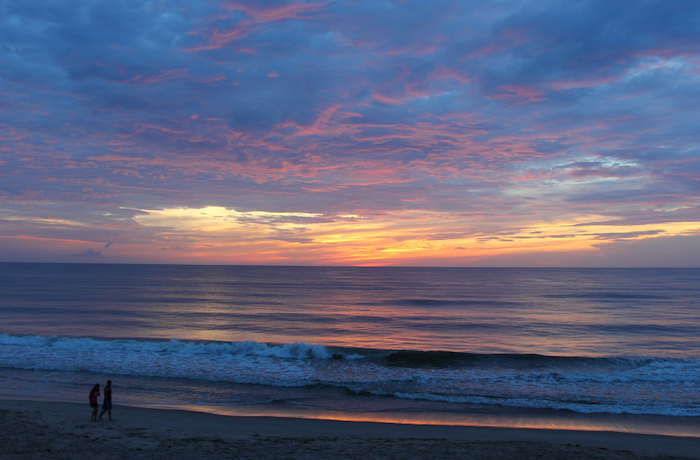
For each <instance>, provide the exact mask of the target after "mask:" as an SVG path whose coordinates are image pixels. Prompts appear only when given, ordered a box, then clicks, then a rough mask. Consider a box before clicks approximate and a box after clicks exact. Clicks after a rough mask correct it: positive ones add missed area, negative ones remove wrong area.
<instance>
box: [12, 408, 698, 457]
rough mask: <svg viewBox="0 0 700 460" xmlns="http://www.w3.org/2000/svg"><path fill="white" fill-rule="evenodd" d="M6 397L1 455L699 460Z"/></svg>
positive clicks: (371, 426) (496, 434) (562, 434)
mask: <svg viewBox="0 0 700 460" xmlns="http://www.w3.org/2000/svg"><path fill="white" fill-rule="evenodd" d="M90 413H91V410H90V408H89V407H88V405H87V404H72V403H58V402H29V401H0V434H1V436H0V459H10V458H11V459H38V458H51V459H54V458H55V459H75V460H78V459H80V460H82V459H85V458H99V459H116V458H119V459H122V458H124V459H126V458H129V459H154V460H157V459H166V458H167V459H207V458H215V459H219V458H221V459H226V458H235V459H247V458H255V459H279V458H283V459H284V458H291V459H323V460H334V459H362V460H370V459H379V458H396V459H423V458H435V459H438V458H450V459H451V458H464V459H486V458H489V459H504V460H505V459H509V460H510V459H570V458H571V459H573V458H575V459H634V458H672V457H676V458H695V459H700V438H688V437H672V436H654V435H641V434H629V433H614V432H588V431H563V430H536V429H513V428H484V427H463V426H422V425H400V424H391V423H373V422H340V421H326V420H304V419H292V418H282V417H232V416H220V415H213V414H206V413H198V412H190V411H179V410H162V409H146V408H137V407H125V406H118V405H117V406H115V408H114V410H113V417H114V418H115V421H114V422H109V421H107V420H106V417H107V416H106V415H105V421H101V422H91V421H90Z"/></svg>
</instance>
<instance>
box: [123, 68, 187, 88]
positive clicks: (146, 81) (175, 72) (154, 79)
mask: <svg viewBox="0 0 700 460" xmlns="http://www.w3.org/2000/svg"><path fill="white" fill-rule="evenodd" d="M186 74H187V69H170V70H164V71H162V72H161V73H159V74H158V75H151V76H144V75H135V76H133V77H130V78H127V79H126V80H118V83H124V84H127V85H135V86H140V85H151V84H153V83H160V82H162V81H167V80H173V79H175V78H180V77H183V76H185V75H186Z"/></svg>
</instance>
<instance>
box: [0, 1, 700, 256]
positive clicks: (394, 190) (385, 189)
mask: <svg viewBox="0 0 700 460" xmlns="http://www.w3.org/2000/svg"><path fill="white" fill-rule="evenodd" d="M0 261H6V262H8V261H17V262H85V263H87V262H89V263H178V264H261V265H355V266H383V265H405V266H518V267H520V266H552V267H561V266H566V267H700V2H698V1H696V0H672V1H669V0H658V1H657V0H653V1H652V0H634V1H627V0H618V1H609V0H605V1H601V0H582V1H576V2H563V1H550V0H536V1H520V0H513V1H510V0H486V1H471V0H470V1H466V0H460V1H441V0H429V1H428V0H420V1H410V0H408V1H383V0H368V1H365V0H352V1H323V0H319V1H277V0H272V1H267V0H260V1H219V0H212V1H205V0H171V1H139V0H110V1H109V2H105V1H96V0H62V1H60V2H56V1H53V0H51V1H45V0H33V1H31V2H21V1H15V0H0Z"/></svg>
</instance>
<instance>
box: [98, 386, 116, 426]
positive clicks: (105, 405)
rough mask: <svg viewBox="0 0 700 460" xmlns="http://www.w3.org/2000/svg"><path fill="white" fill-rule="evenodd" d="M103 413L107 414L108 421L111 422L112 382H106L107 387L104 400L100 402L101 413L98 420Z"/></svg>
mask: <svg viewBox="0 0 700 460" xmlns="http://www.w3.org/2000/svg"><path fill="white" fill-rule="evenodd" d="M105 412H108V413H109V421H110V422H111V421H113V420H112V381H111V380H107V386H106V387H105V399H104V401H103V402H102V413H101V414H100V420H102V416H103V415H104V414H105Z"/></svg>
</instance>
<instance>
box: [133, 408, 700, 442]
mask: <svg viewBox="0 0 700 460" xmlns="http://www.w3.org/2000/svg"><path fill="white" fill-rule="evenodd" d="M141 407H150V408H158V409H170V410H186V411H192V412H204V413H208V414H215V415H224V416H237V417H282V418H298V419H307V420H333V421H344V422H374V423H392V424H399V425H431V426H464V427H488V428H525V429H539V430H567V431H599V432H619V433H636V434H650V435H663V436H681V437H693V438H700V420H698V419H697V418H694V417H664V416H646V415H628V414H617V415H611V414H605V415H596V414H574V413H566V414H561V415H559V414H557V415H539V414H473V413H448V412H415V413H400V412H381V413H372V412H341V411H332V410H322V409H306V408H302V407H290V406H288V405H286V404H280V405H279V406H275V407H270V406H268V405H242V406H210V405H182V406H179V405H178V406H163V405H157V406H156V405H153V406H150V405H149V406H146V405H144V406H141Z"/></svg>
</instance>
